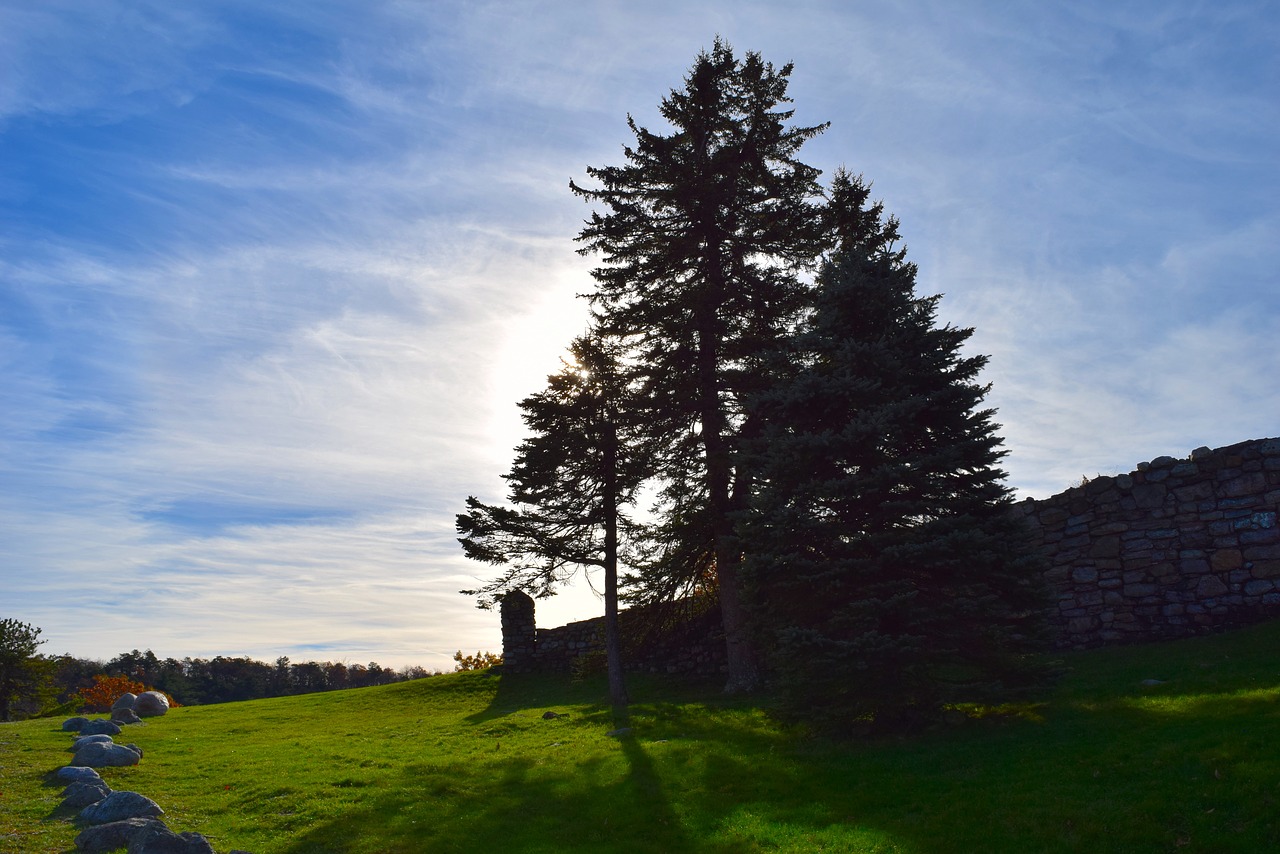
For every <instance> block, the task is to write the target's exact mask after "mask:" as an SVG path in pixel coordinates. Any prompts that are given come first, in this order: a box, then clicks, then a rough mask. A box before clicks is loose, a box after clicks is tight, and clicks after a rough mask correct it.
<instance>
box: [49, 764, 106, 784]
mask: <svg viewBox="0 0 1280 854" xmlns="http://www.w3.org/2000/svg"><path fill="white" fill-rule="evenodd" d="M53 776H54V777H56V778H57V779H58V780H60V781H62V782H63V783H92V782H94V781H95V780H96V781H97V782H99V783H101V782H102V775H100V774H99V773H98V772H97V771H94V770H93V769H92V768H86V767H85V766H83V765H67V766H65V767H63V768H59V769H58V770H57V771H54V772H53Z"/></svg>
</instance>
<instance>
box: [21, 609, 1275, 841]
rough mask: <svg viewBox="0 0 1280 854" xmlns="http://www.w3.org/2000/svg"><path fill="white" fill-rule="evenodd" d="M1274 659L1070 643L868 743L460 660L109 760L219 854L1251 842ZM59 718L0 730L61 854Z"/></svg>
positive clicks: (1205, 641)
mask: <svg viewBox="0 0 1280 854" xmlns="http://www.w3.org/2000/svg"><path fill="white" fill-rule="evenodd" d="M1278 651H1280V623H1272V624H1268V625H1264V626H1259V627H1256V628H1253V629H1248V630H1244V631H1239V632H1235V633H1232V634H1228V635H1221V636H1215V637H1209V638H1200V639H1195V640H1190V641H1180V642H1176V643H1170V644H1162V645H1153V646H1143V647H1128V648H1123V649H1112V650H1099V651H1095V652H1089V653H1083V654H1073V655H1069V656H1066V657H1065V659H1064V660H1065V664H1066V668H1067V673H1066V675H1065V676H1064V677H1063V678H1062V680H1061V681H1060V682H1059V683H1058V685H1057V686H1055V687H1054V688H1053V689H1052V690H1051V691H1049V692H1047V693H1046V695H1045V696H1044V698H1043V702H1041V703H1037V704H1033V705H1029V706H1026V707H1021V708H1017V709H1011V710H1007V713H1005V714H999V715H989V716H987V717H985V718H982V719H975V720H969V721H968V722H967V723H963V724H960V725H957V726H954V727H952V728H950V729H948V730H946V731H938V732H932V733H928V734H926V735H923V736H919V737H915V738H912V739H901V740H892V741H878V742H870V743H869V742H865V741H863V742H853V743H832V742H829V741H825V740H819V739H813V738H809V737H806V736H805V734H804V733H802V732H798V731H795V730H792V729H788V728H787V727H785V726H783V725H780V724H779V723H778V722H776V721H775V720H774V719H773V718H771V717H770V716H769V715H768V714H767V712H766V711H764V710H762V709H761V708H760V707H759V706H758V705H755V704H753V703H751V702H748V701H727V700H725V699H724V698H722V697H720V696H719V695H718V694H717V693H716V691H715V690H714V689H712V688H708V687H700V688H699V687H690V686H687V685H686V686H681V685H676V684H670V683H662V682H649V681H638V680H637V681H634V682H633V684H632V686H631V687H632V693H633V696H635V697H637V698H640V702H637V703H636V704H635V705H634V706H633V708H632V711H631V718H630V721H629V724H630V726H631V727H632V737H630V738H623V739H617V738H612V737H609V736H607V735H606V733H607V732H608V731H609V730H611V729H613V728H614V727H615V725H616V724H615V721H614V719H613V718H612V716H611V713H610V711H609V709H608V707H607V705H606V704H605V703H604V702H603V697H604V692H605V688H604V685H603V684H602V683H601V682H585V683H572V682H570V681H568V680H567V679H564V680H562V679H556V678H546V677H538V678H533V677H526V678H512V677H500V676H495V675H489V674H488V673H483V672H482V673H462V674H455V675H450V676H438V677H433V678H430V679H425V680H420V681H416V682H408V683H400V684H397V685H390V686H386V687H381V688H365V689H360V690H355V691H342V692H335V693H330V694H314V695H308V696H302V697H290V698H281V699H275V700H262V701H256V702H249V703H236V704H228V705H221V706H205V707H190V708H182V709H177V710H174V711H172V712H170V713H169V714H168V715H167V716H165V717H163V718H158V719H153V720H151V721H150V722H149V723H147V724H145V725H143V726H133V727H129V728H127V730H126V734H125V736H121V737H118V738H117V741H133V742H136V743H137V744H139V745H140V746H141V747H142V748H143V749H144V750H145V753H146V757H145V758H144V759H143V761H142V763H141V764H140V765H138V766H136V767H134V768H124V769H104V770H103V772H102V774H103V777H104V778H105V779H106V780H107V782H108V783H109V784H110V785H111V786H112V787H113V788H114V789H118V790H119V789H129V790H133V791H138V792H141V793H143V794H145V795H147V796H149V797H151V798H153V799H154V800H156V801H157V802H159V803H160V805H161V806H162V807H163V808H164V809H165V810H166V812H167V815H166V817H165V818H166V820H167V822H168V824H169V825H170V827H172V828H173V829H174V830H178V831H186V830H196V831H200V832H201V833H204V834H206V835H207V836H209V837H210V839H211V840H212V841H213V843H214V846H215V848H216V849H217V850H218V851H219V852H226V851H229V850H231V849H233V848H242V849H247V850H249V851H251V852H254V854H272V852H380V853H381V852H415V854H417V852H448V851H485V852H487V851H503V852H599V851H637V852H680V851H712V852H737V851H742V852H748V851H833V852H835V851H839V852H939V854H941V852H947V854H950V853H951V852H1017V854H1025V852H1078V851H1089V852H1126V854H1133V852H1156V851H1178V852H1232V851H1239V852H1250V854H1254V853H1255V852H1262V851H1276V850H1280V815H1278V814H1277V807H1278V805H1280V803H1278V802H1280V655H1278V654H1277V653H1278ZM1147 679H1157V680H1160V681H1162V682H1163V683H1164V684H1161V685H1157V686H1144V685H1143V684H1142V683H1143V680H1147ZM546 711H556V712H560V713H563V714H564V715H567V717H560V718H556V719H553V720H544V719H543V713H544V712H546ZM60 724H61V719H59V720H56V721H54V720H47V719H46V720H36V721H25V722H22V723H17V724H5V725H0V851H3V852H10V851H12V852H46V851H47V852H65V851H68V850H70V849H71V848H72V844H71V843H72V839H73V838H74V837H75V834H76V827H75V826H74V825H73V824H71V823H70V819H71V818H72V817H73V816H72V815H71V814H70V813H69V812H64V811H62V810H60V808H59V803H60V800H61V798H60V792H61V787H60V786H56V785H53V784H51V782H50V779H49V773H50V772H51V771H53V770H54V769H55V768H57V767H59V766H60V765H63V764H65V763H66V762H67V761H68V759H69V756H70V754H69V753H67V751H66V748H67V746H68V745H69V742H70V738H69V736H68V734H67V733H63V732H61V731H60V730H59V728H58V727H59V725H60Z"/></svg>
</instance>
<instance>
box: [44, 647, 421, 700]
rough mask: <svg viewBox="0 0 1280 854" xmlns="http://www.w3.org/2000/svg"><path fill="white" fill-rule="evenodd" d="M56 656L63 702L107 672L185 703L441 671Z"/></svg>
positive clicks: (360, 684) (130, 655)
mask: <svg viewBox="0 0 1280 854" xmlns="http://www.w3.org/2000/svg"><path fill="white" fill-rule="evenodd" d="M53 660H54V661H55V662H56V663H57V668H56V673H55V675H54V680H55V682H56V684H57V686H58V697H59V700H60V701H62V702H66V701H68V700H69V699H70V698H71V697H72V696H73V695H74V694H75V693H76V692H77V691H79V690H80V689H81V688H84V687H88V686H90V685H92V684H93V681H94V680H93V677H94V676H97V675H99V674H106V675H108V676H128V677H129V678H131V679H135V680H137V681H138V682H142V683H145V684H146V685H148V686H149V687H152V688H158V689H159V690H161V691H164V692H166V693H168V694H170V695H172V696H173V697H174V698H176V699H177V700H178V702H180V703H182V704H183V705H185V706H198V705H207V704H210V703H232V702H237V701H240V700H259V699H262V698H264V697H284V696H288V695H290V694H312V693H315V692H317V691H336V690H338V689H340V688H365V687H368V686H370V685H387V684H389V683H391V682H404V681H406V680H409V679H421V678H423V677H426V676H434V675H436V674H438V673H441V672H442V671H439V670H427V669H426V668H424V667H402V668H400V669H399V670H393V669H391V668H389V667H383V666H381V665H379V664H378V663H377V662H369V663H368V664H343V663H341V662H332V661H324V662H319V661H304V662H293V661H290V660H289V659H288V658H287V657H285V656H281V657H280V658H277V659H276V660H275V663H274V664H268V663H266V662H263V661H255V660H254V659H251V658H228V657H226V656H222V655H219V656H216V657H214V658H183V659H181V660H179V659H176V658H164V659H161V658H159V657H157V656H156V654H155V653H153V652H152V651H151V650H147V651H146V652H139V651H138V650H136V649H135V650H133V651H132V652H125V653H121V654H120V655H117V656H116V657H115V658H113V659H111V660H110V661H107V662H106V663H103V662H101V661H94V660H91V659H84V658H76V657H74V656H71V655H63V656H59V657H57V658H55V659H53Z"/></svg>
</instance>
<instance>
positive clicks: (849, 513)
mask: <svg viewBox="0 0 1280 854" xmlns="http://www.w3.org/2000/svg"><path fill="white" fill-rule="evenodd" d="M867 198H868V189H867V187H866V186H864V185H863V183H862V181H861V180H860V179H858V178H853V177H851V176H849V175H847V174H844V173H843V172H842V173H840V174H838V175H837V176H836V177H835V180H834V181H833V185H832V189H831V205H830V207H829V209H828V213H827V219H826V222H827V227H828V229H829V230H830V233H831V234H832V236H833V240H834V242H835V245H836V248H835V251H834V254H833V256H832V257H831V259H830V260H829V261H828V263H827V264H826V265H825V266H824V268H823V269H822V271H821V272H820V274H819V277H818V281H817V292H816V295H815V307H814V312H813V314H812V316H811V318H810V320H809V322H808V323H807V324H806V328H805V330H804V331H803V332H802V333H801V334H800V335H798V336H797V337H796V339H795V341H794V345H793V350H792V352H790V353H789V354H787V365H788V366H789V369H790V370H791V372H792V374H791V376H790V377H788V378H787V379H786V381H785V382H780V383H778V384H776V385H775V386H774V387H773V388H772V389H770V390H768V391H766V392H763V393H761V394H760V395H759V396H757V398H756V399H755V404H754V407H753V414H754V415H755V417H756V418H757V419H759V421H760V423H761V424H762V427H761V435H760V438H759V439H758V440H757V441H756V442H754V443H753V451H754V453H753V458H754V459H755V461H756V464H757V477H758V484H757V486H758V489H757V493H756V496H755V500H754V506H753V511H754V512H753V516H752V518H751V521H750V523H749V524H748V525H747V530H748V536H749V537H750V541H751V543H752V549H751V551H750V553H749V555H750V557H749V567H748V571H747V576H748V578H749V580H750V583H751V586H752V590H753V593H754V597H755V598H754V601H755V603H756V604H757V613H758V616H759V618H760V623H759V624H760V625H761V626H762V627H763V628H764V631H765V633H766V637H767V642H768V644H769V645H770V647H771V648H772V649H773V650H774V665H775V673H776V675H777V679H778V682H779V685H780V687H781V689H782V692H783V696H784V698H785V701H786V704H787V705H788V707H789V708H791V709H792V710H793V711H795V712H797V713H799V714H801V715H802V716H803V717H806V718H808V719H810V720H814V721H817V722H819V723H822V724H832V723H835V722H838V721H842V722H846V723H847V722H849V721H851V720H853V719H858V718H861V719H863V720H866V721H873V722H874V724H875V725H876V726H878V727H883V728H893V727H897V726H901V725H903V724H904V723H909V722H910V721H912V720H914V719H920V718H922V717H928V716H930V715H932V714H934V713H935V712H936V711H937V710H938V708H939V707H940V705H941V704H942V703H944V702H946V701H949V700H955V699H962V698H964V699H982V698H985V697H989V696H995V695H996V694H998V693H999V692H1000V691H1001V690H1003V689H1007V688H1009V687H1011V686H1013V685H1015V684H1018V683H1019V682H1020V681H1022V680H1025V679H1026V678H1027V671H1026V669H1025V660H1024V654H1025V653H1026V652H1027V651H1029V650H1030V649H1033V648H1034V646H1035V643H1036V641H1037V640H1038V637H1039V634H1038V630H1037V626H1038V622H1039V617H1040V614H1041V613H1042V607H1043V603H1042V600H1041V599H1040V587H1039V582H1038V578H1039V576H1038V573H1037V571H1036V563H1035V561H1034V560H1032V559H1031V558H1029V557H1028V555H1027V553H1026V551H1025V550H1024V547H1023V545H1022V542H1023V540H1022V536H1021V532H1020V529H1019V527H1018V523H1017V522H1016V521H1015V519H1014V517H1013V515H1012V514H1011V513H1010V512H1009V507H1008V505H1009V502H1010V494H1009V490H1008V489H1007V487H1006V486H1005V485H1004V483H1003V477H1004V473H1003V472H1002V471H1001V470H1000V469H999V467H998V465H997V464H998V462H999V460H1000V459H1001V457H1002V456H1003V455H1004V452H1003V451H1002V450H1001V449H1000V444H1001V440H1000V438H999V436H998V435H997V433H996V430H997V427H998V425H996V424H995V423H994V422H993V421H992V416H993V412H992V411H991V410H990V409H984V408H982V401H983V398H984V396H985V395H986V393H987V390H988V388H987V386H985V385H983V384H981V383H980V382H979V380H978V375H979V372H980V370H981V369H982V367H983V365H984V364H985V362H986V358H985V357H984V356H966V355H964V354H963V353H962V352H961V348H962V345H963V344H964V342H965V341H966V340H967V339H968V338H969V337H970V335H971V334H972V331H973V330H971V329H961V328H956V327H953V326H949V325H947V326H939V325H938V324H937V321H936V311H937V304H938V300H939V297H938V296H929V297H919V296H916V294H915V277H916V268H915V266H914V265H913V264H911V263H909V262H908V261H907V260H906V251H905V249H903V248H900V247H898V245H897V243H898V240H899V234H898V223H897V222H896V220H894V219H893V218H888V219H886V218H885V217H884V215H883V209H882V207H881V206H880V205H878V204H876V205H870V204H868V201H867Z"/></svg>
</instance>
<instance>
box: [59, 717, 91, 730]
mask: <svg viewBox="0 0 1280 854" xmlns="http://www.w3.org/2000/svg"><path fill="white" fill-rule="evenodd" d="M88 722H89V719H88V718H83V717H74V718H67V719H66V720H65V721H63V722H62V731H63V732H79V731H80V727H82V726H84V725H85V724H87V723H88Z"/></svg>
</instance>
